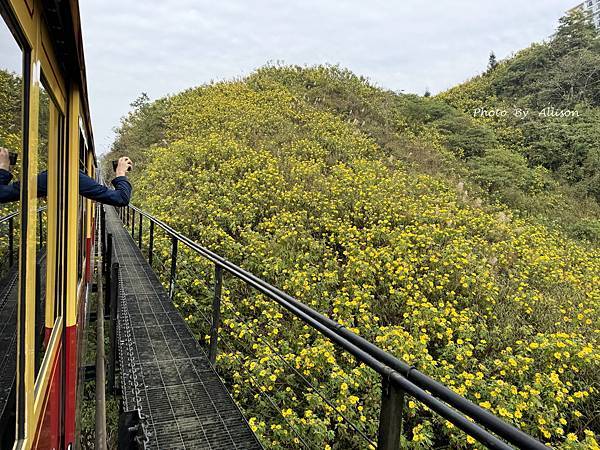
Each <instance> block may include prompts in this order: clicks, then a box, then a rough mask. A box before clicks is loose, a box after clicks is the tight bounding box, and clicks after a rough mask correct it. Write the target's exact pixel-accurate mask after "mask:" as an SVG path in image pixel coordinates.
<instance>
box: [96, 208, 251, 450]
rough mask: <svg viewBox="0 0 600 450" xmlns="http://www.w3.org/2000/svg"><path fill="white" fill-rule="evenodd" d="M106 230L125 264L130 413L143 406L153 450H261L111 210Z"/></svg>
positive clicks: (122, 303) (123, 338) (121, 332)
mask: <svg viewBox="0 0 600 450" xmlns="http://www.w3.org/2000/svg"><path fill="white" fill-rule="evenodd" d="M106 228H107V231H108V233H112V235H113V248H114V257H113V261H115V262H118V263H119V284H120V288H119V289H120V295H119V308H118V317H117V323H118V328H117V330H118V341H119V344H118V345H119V356H120V361H121V382H122V392H123V402H124V409H125V411H128V410H135V409H140V412H141V415H142V418H143V423H144V428H145V434H146V436H147V441H146V448H151V449H160V450H164V449H194V450H197V449H224V450H225V449H227V450H234V449H261V448H262V447H261V445H260V443H259V442H258V439H257V438H256V436H255V435H254V433H252V431H251V429H250V427H249V425H248V423H247V422H246V420H245V418H244V417H243V415H242V413H241V412H240V410H239V408H238V407H237V405H236V404H235V402H234V401H233V399H232V398H231V396H230V395H229V393H228V392H227V390H226V388H225V386H224V385H223V383H222V382H221V380H220V378H219V376H218V375H217V373H216V372H215V371H214V370H213V368H212V367H211V366H210V364H209V362H208V357H207V356H206V354H205V353H204V351H203V350H202V349H201V348H200V347H199V346H198V344H197V343H196V340H195V338H194V335H193V334H192V332H191V331H190V330H189V328H188V327H187V325H186V323H185V322H184V320H183V318H182V317H181V316H180V315H179V313H178V312H177V310H176V309H175V307H174V306H173V304H172V303H171V301H170V300H169V298H168V296H167V293H166V292H165V289H164V288H163V286H162V285H161V284H160V282H159V280H158V278H157V277H156V275H155V274H154V272H153V271H152V269H151V268H150V266H149V265H148V263H147V262H146V260H145V259H144V257H143V255H142V253H141V252H140V250H139V249H138V248H137V246H136V244H135V242H134V241H133V239H131V237H130V235H129V233H128V232H127V230H126V229H125V228H124V227H123V225H122V223H121V221H120V220H119V218H118V216H117V214H116V212H115V210H114V209H113V208H112V207H107V208H106Z"/></svg>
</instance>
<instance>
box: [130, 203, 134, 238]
mask: <svg viewBox="0 0 600 450" xmlns="http://www.w3.org/2000/svg"><path fill="white" fill-rule="evenodd" d="M131 237H132V238H134V237H135V209H134V210H132V211H131Z"/></svg>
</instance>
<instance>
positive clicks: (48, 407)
mask: <svg viewBox="0 0 600 450" xmlns="http://www.w3.org/2000/svg"><path fill="white" fill-rule="evenodd" d="M61 357H62V348H60V347H59V349H58V352H57V357H56V359H55V360H54V362H53V363H52V372H51V374H50V380H49V382H48V389H47V390H46V395H45V398H44V405H43V406H42V412H41V415H40V423H39V426H38V429H37V431H36V439H35V445H34V447H33V448H35V449H37V450H56V449H58V448H59V446H60V382H61V377H60V372H61V367H62V365H61V363H60V362H61Z"/></svg>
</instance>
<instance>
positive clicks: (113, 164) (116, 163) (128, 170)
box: [112, 159, 131, 172]
mask: <svg viewBox="0 0 600 450" xmlns="http://www.w3.org/2000/svg"><path fill="white" fill-rule="evenodd" d="M118 165H119V160H118V159H113V160H112V166H113V170H114V171H115V172H116V171H117V166H118ZM130 171H131V166H129V167H128V168H127V172H130Z"/></svg>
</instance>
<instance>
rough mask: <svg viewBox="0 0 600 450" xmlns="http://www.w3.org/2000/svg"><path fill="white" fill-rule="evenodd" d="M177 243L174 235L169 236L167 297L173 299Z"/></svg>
mask: <svg viewBox="0 0 600 450" xmlns="http://www.w3.org/2000/svg"><path fill="white" fill-rule="evenodd" d="M177 244H179V241H178V240H177V238H176V237H175V236H172V237H171V280H170V283H169V299H171V300H173V296H174V295H175V276H176V272H177Z"/></svg>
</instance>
